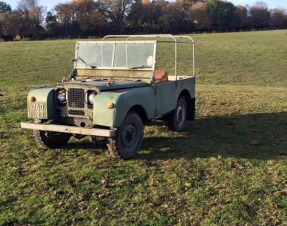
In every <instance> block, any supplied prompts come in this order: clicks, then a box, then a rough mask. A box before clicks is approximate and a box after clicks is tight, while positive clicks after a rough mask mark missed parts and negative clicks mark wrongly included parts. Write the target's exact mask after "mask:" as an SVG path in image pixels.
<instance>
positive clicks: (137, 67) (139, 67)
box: [130, 65, 151, 69]
mask: <svg viewBox="0 0 287 226" xmlns="http://www.w3.org/2000/svg"><path fill="white" fill-rule="evenodd" d="M141 68H151V67H148V66H144V65H142V66H135V67H131V68H130V69H141Z"/></svg>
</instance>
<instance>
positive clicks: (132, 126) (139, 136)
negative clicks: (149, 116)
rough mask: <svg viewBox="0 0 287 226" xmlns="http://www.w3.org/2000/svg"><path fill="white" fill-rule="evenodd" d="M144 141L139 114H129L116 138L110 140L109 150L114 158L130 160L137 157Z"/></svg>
mask: <svg viewBox="0 0 287 226" xmlns="http://www.w3.org/2000/svg"><path fill="white" fill-rule="evenodd" d="M142 140H143V123H142V120H141V118H140V117H139V115H138V114H136V113H134V112H130V113H128V114H127V116H126V118H125V120H124V122H123V124H122V125H121V127H120V128H118V130H117V134H116V137H114V138H109V139H108V144H107V146H108V150H109V152H110V154H111V155H112V156H113V157H116V158H122V159H130V158H132V157H134V156H135V155H137V153H138V151H139V150H140V149H141V144H142Z"/></svg>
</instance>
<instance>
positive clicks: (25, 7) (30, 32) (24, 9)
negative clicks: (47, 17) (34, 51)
mask: <svg viewBox="0 0 287 226" xmlns="http://www.w3.org/2000/svg"><path fill="white" fill-rule="evenodd" d="M17 8H18V11H19V12H20V13H21V14H22V16H23V20H24V22H23V30H22V35H24V36H29V37H31V38H32V39H35V38H39V35H40V32H41V30H43V28H42V27H41V23H42V22H43V20H44V16H43V15H44V8H43V6H40V5H39V1H38V0H20V1H19V2H18V7H17Z"/></svg>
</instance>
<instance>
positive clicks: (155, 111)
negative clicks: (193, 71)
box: [93, 77, 195, 127]
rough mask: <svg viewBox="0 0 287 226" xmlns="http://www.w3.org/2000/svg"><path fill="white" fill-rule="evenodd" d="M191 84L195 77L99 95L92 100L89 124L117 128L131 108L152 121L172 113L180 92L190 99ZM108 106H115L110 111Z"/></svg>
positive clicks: (191, 93)
mask: <svg viewBox="0 0 287 226" xmlns="http://www.w3.org/2000/svg"><path fill="white" fill-rule="evenodd" d="M194 84H195V78H194V77H190V78H187V79H183V80H179V81H171V82H167V83H162V84H155V85H150V86H148V87H141V88H133V89H124V90H118V91H109V92H107V91H106V92H100V93H99V94H98V95H97V96H96V99H95V105H94V112H93V122H94V124H96V125H101V126H108V127H119V126H121V124H122V122H123V120H124V118H125V116H126V114H127V113H128V111H129V110H130V109H131V108H132V107H134V106H140V107H142V108H143V109H144V111H145V114H146V115H147V118H148V119H149V120H151V121H153V120H154V119H155V118H157V117H160V116H163V115H165V114H166V113H168V112H171V111H172V110H174V109H175V108H176V104H177V100H178V97H179V95H180V94H181V92H183V91H184V90H186V91H187V92H188V93H189V95H190V97H191V98H194V97H195V90H194ZM109 103H113V104H114V105H115V107H114V109H108V108H107V105H108V104H109Z"/></svg>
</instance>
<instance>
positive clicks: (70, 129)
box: [21, 122, 116, 137]
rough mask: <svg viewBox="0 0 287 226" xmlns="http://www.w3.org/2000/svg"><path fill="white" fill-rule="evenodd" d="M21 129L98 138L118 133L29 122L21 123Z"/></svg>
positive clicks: (110, 130)
mask: <svg viewBox="0 0 287 226" xmlns="http://www.w3.org/2000/svg"><path fill="white" fill-rule="evenodd" d="M21 128H23V129H33V130H42V131H51V132H59V133H72V134H81V135H88V136H98V137H115V135H116V131H115V130H112V129H97V128H92V129H86V128H81V127H77V126H65V125H55V124H48V125H45V124H36V123H29V122H21Z"/></svg>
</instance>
